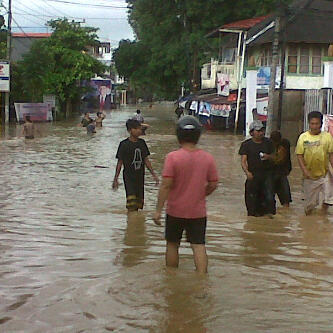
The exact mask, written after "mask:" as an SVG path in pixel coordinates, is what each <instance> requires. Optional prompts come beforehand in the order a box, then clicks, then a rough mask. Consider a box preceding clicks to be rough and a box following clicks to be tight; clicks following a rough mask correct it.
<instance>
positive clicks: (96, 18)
mask: <svg viewBox="0 0 333 333" xmlns="http://www.w3.org/2000/svg"><path fill="white" fill-rule="evenodd" d="M20 10H22V9H20ZM15 13H16V14H19V15H22V16H35V17H39V16H44V17H51V18H52V17H62V16H59V15H43V14H40V15H38V14H22V13H18V12H15ZM66 18H69V19H76V20H82V19H86V20H127V18H126V17H75V16H66Z"/></svg>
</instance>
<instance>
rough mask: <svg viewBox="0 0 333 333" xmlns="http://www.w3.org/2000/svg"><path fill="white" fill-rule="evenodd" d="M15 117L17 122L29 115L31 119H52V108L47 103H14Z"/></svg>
mask: <svg viewBox="0 0 333 333" xmlns="http://www.w3.org/2000/svg"><path fill="white" fill-rule="evenodd" d="M14 105H15V111H16V118H17V120H18V121H19V122H23V121H24V120H25V116H27V115H30V117H31V120H32V121H37V122H42V121H52V120H53V118H52V109H51V107H50V105H49V104H48V103H14Z"/></svg>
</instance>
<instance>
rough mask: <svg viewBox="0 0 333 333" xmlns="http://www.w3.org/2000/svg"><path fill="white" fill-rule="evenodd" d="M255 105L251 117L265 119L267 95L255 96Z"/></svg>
mask: <svg viewBox="0 0 333 333" xmlns="http://www.w3.org/2000/svg"><path fill="white" fill-rule="evenodd" d="M256 106H257V109H256V111H255V112H254V113H253V119H255V120H261V121H267V108H268V97H262V98H257V103H256ZM252 112H253V111H252Z"/></svg>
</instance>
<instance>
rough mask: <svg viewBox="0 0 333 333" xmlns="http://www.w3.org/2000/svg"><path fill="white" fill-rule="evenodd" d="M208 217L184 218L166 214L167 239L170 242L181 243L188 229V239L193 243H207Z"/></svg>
mask: <svg viewBox="0 0 333 333" xmlns="http://www.w3.org/2000/svg"><path fill="white" fill-rule="evenodd" d="M206 224H207V218H206V217H201V218H197V219H184V218H180V217H173V216H170V215H167V216H166V222H165V239H166V240H167V241H168V242H172V243H179V242H180V240H181V239H182V236H183V231H184V230H185V231H186V239H187V241H188V242H190V243H191V244H205V236H206Z"/></svg>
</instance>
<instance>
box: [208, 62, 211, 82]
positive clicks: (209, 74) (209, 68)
mask: <svg viewBox="0 0 333 333" xmlns="http://www.w3.org/2000/svg"><path fill="white" fill-rule="evenodd" d="M211 76H212V66H211V64H209V65H208V66H207V78H208V79H210V77H211Z"/></svg>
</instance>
